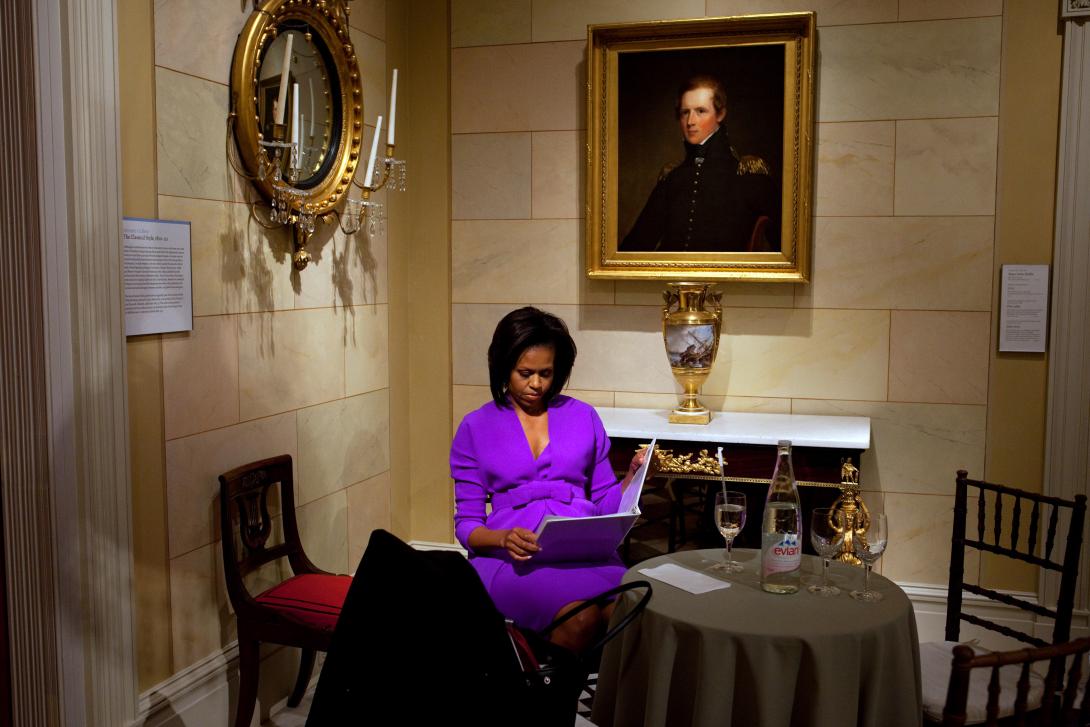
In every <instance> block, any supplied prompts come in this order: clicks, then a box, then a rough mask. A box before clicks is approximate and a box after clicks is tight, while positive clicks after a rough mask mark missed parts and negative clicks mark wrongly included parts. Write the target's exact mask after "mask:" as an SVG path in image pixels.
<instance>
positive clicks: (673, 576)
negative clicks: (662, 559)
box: [640, 563, 730, 594]
mask: <svg viewBox="0 0 1090 727" xmlns="http://www.w3.org/2000/svg"><path fill="white" fill-rule="evenodd" d="M640 573H643V574H644V575H645V576H651V577H652V578H654V579H655V580H659V581H662V582H663V583H669V584H670V585H671V586H675V587H677V588H680V589H681V590H683V591H688V592H689V593H696V594H700V593H707V592H709V591H717V590H719V589H720V588H730V584H729V583H727V582H726V581H721V580H719V579H718V578H712V577H711V576H708V575H704V574H703V573H697V572H696V571H695V570H690V569H688V568H684V567H682V566H680V565H677V564H676V563H663V564H662V565H659V566H655V567H654V568H641V569H640Z"/></svg>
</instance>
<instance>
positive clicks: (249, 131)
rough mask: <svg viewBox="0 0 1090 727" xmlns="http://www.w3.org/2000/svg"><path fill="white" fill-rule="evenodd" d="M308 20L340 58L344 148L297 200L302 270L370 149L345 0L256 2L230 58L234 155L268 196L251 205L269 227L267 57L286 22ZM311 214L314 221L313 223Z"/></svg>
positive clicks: (297, 262)
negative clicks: (263, 123) (262, 118)
mask: <svg viewBox="0 0 1090 727" xmlns="http://www.w3.org/2000/svg"><path fill="white" fill-rule="evenodd" d="M293 20H297V21H302V22H304V23H306V24H307V26H308V29H309V31H310V32H312V33H313V34H314V35H316V36H317V37H318V38H320V40H321V42H322V43H323V44H324V45H325V47H326V49H327V50H328V51H329V55H330V56H331V57H332V59H333V64H334V68H333V69H330V70H331V71H333V72H335V73H336V84H335V86H334V88H333V89H332V90H333V91H334V92H336V93H337V94H338V96H339V105H340V118H339V119H335V120H334V122H335V123H336V125H337V127H338V129H339V135H338V137H337V148H336V149H334V150H331V152H330V153H331V154H332V157H333V160H332V164H330V166H329V167H328V169H327V171H326V173H325V176H324V177H323V178H321V179H320V180H318V182H317V183H316V184H313V185H312V186H309V187H308V188H306V189H303V190H298V191H299V192H301V194H299V195H298V196H297V197H296V198H295V199H293V201H292V203H291V205H292V206H291V224H292V227H293V228H294V234H293V236H292V240H293V243H294V248H295V249H294V254H293V255H292V263H293V265H294V267H295V269H296V270H302V269H303V268H305V267H306V266H307V264H308V263H309V262H310V254H309V253H308V252H307V250H306V245H307V242H308V241H309V239H310V236H311V235H312V234H313V232H314V224H313V223H314V221H315V220H317V221H321V222H324V223H328V222H330V221H331V220H334V219H336V217H337V214H338V213H337V209H336V208H337V206H338V205H339V204H340V203H341V202H342V201H343V200H344V198H345V197H347V195H348V192H349V190H350V189H351V188H352V181H353V179H354V177H355V174H356V167H357V166H358V164H359V160H360V150H361V148H362V146H363V119H364V116H363V87H362V84H361V80H360V79H361V76H360V68H359V62H358V61H357V59H356V53H355V49H354V47H353V44H352V39H351V35H350V30H349V25H348V5H347V1H346V0H255V1H254V11H253V12H252V13H251V14H250V17H249V19H248V20H247V21H246V24H245V26H243V28H242V30H241V31H240V32H239V35H238V40H237V41H236V43H235V50H234V54H233V56H232V60H231V75H230V92H231V96H230V98H231V105H230V108H229V110H228V115H227V144H228V149H227V158H228V160H229V161H230V162H231V164H232V166H233V167H234V168H235V171H236V172H237V173H238V174H239V175H240V176H242V177H244V178H245V179H246V180H247V181H249V182H250V183H251V184H252V185H253V188H254V189H255V190H256V191H257V192H258V194H259V195H260V197H261V199H259V200H253V201H251V202H250V204H249V206H250V211H251V215H253V216H254V217H255V219H257V221H258V222H259V223H261V224H262V226H264V227H266V228H272V227H277V226H278V225H269V224H266V223H264V222H263V221H262V220H261V219H260V218H259V217H257V214H256V207H257V206H259V205H260V204H261V203H262V202H265V203H271V202H272V201H273V199H274V197H275V194H276V189H275V186H274V182H273V181H272V180H271V179H268V178H266V177H263V176H261V175H259V174H258V168H259V165H260V163H261V162H260V157H261V146H260V142H261V141H262V140H263V134H262V132H261V130H260V128H259V118H258V113H257V82H258V73H259V70H260V65H261V59H262V56H263V54H264V52H265V50H266V48H267V47H268V46H269V45H270V44H271V43H272V41H273V40H275V39H276V37H277V35H278V33H279V29H280V27H281V26H282V24H283V23H285V22H288V21H293ZM232 137H233V139H234V142H235V148H236V151H237V156H238V159H239V161H240V162H241V165H242V168H241V169H239V168H238V167H237V166H235V164H234V160H233V159H232V155H231V150H230V144H231V141H232ZM307 218H309V220H310V224H309V225H308V224H307Z"/></svg>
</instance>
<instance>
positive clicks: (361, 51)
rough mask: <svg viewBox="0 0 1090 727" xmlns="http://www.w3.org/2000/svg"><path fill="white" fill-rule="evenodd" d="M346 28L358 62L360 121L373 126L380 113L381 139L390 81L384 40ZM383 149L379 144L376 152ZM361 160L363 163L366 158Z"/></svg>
mask: <svg viewBox="0 0 1090 727" xmlns="http://www.w3.org/2000/svg"><path fill="white" fill-rule="evenodd" d="M349 31H350V36H351V39H352V45H353V46H354V47H355V51H356V60H357V61H358V62H359V64H360V85H361V86H362V87H363V121H364V123H365V124H370V125H371V126H374V125H375V122H376V121H377V120H378V117H379V116H382V140H383V141H385V139H386V130H387V129H388V128H389V127H390V119H389V117H388V115H387V113H386V103H387V98H388V96H387V94H388V93H389V91H388V88H389V85H388V84H389V82H390V79H389V77H388V75H387V72H386V43H385V42H384V41H381V40H379V39H378V38H376V37H375V36H373V35H371V34H369V33H365V32H363V31H362V30H357V29H355V28H349ZM402 120H403V121H404V119H402ZM384 148H385V147H384V146H382V145H381V144H380V145H379V150H380V151H381V150H382V149H384ZM367 150H368V151H370V147H367ZM361 156H362V155H361ZM364 162H365V163H366V159H365V160H364Z"/></svg>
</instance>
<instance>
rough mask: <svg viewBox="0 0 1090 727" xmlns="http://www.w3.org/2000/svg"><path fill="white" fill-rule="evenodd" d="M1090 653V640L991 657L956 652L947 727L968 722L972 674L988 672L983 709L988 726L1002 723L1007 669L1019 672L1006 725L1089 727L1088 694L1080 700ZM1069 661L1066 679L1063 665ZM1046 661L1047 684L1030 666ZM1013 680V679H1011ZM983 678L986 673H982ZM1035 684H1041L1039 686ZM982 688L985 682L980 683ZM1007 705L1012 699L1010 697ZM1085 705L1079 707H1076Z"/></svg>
mask: <svg viewBox="0 0 1090 727" xmlns="http://www.w3.org/2000/svg"><path fill="white" fill-rule="evenodd" d="M1087 653H1090V638H1083V639H1076V640H1075V641H1068V642H1067V643H1065V644H1060V645H1058V646H1044V647H1041V648H1038V649H1019V650H1018V651H1004V652H997V653H991V654H981V655H979V656H977V655H975V654H974V653H973V650H972V649H971V648H969V647H968V646H955V647H954V662H953V668H952V670H951V673H950V686H949V689H948V690H947V693H946V706H945V707H944V708H943V715H942V717H943V719H942V724H943V727H962V726H963V725H965V724H966V720H967V719H968V712H969V710H968V702H969V689H970V682H971V679H970V678H971V677H972V675H973V670H974V669H976V670H979V671H980V672H985V671H987V673H988V677H987V683H988V687H987V693H988V699H987V702H986V704H985V705H984V724H986V725H987V726H988V727H997V726H998V725H1000V724H1001V722H1000V718H999V714H1000V704H1001V696H1002V685H1003V682H1004V681H1014V680H1013V679H1005V678H1004V675H1003V673H1002V672H1003V671H1004V669H1003V667H1009V668H1010V669H1011V670H1013V671H1015V672H1017V675H1018V676H1017V680H1016V681H1015V682H1014V685H1013V686H1014V689H1015V695H1014V700H1013V702H1014V707H1013V713H1012V714H1011V716H1010V717H1008V718H1007V720H1006V721H1007V722H1008V723H1010V722H1013V723H1014V724H1018V725H1024V724H1033V725H1049V726H1050V727H1051V726H1053V725H1055V726H1057V727H1083V726H1084V725H1086V724H1090V697H1088V695H1087V694H1086V692H1085V691H1084V692H1083V694H1082V698H1081V700H1077V696H1078V693H1079V683H1080V680H1081V679H1082V676H1083V667H1084V666H1085V665H1086V655H1087ZM1068 659H1070V666H1069V667H1068V668H1067V669H1066V671H1067V679H1066V682H1065V680H1064V671H1065V661H1067V660H1068ZM1043 662H1048V663H1049V667H1048V676H1046V677H1045V680H1044V682H1043V683H1040V682H1038V680H1035V679H1033V678H1032V677H1033V675H1032V672H1031V671H1030V667H1031V666H1032V665H1033V664H1035V663H1043ZM1011 676H1013V675H1011ZM981 677H983V674H981ZM1035 682H1037V683H1035ZM980 683H981V684H983V683H984V680H983V678H982V679H981V680H980ZM1034 689H1037V690H1038V693H1039V694H1040V695H1048V697H1047V698H1042V697H1041V696H1038V697H1037V698H1036V699H1035V700H1033V701H1039V704H1040V709H1039V710H1038V712H1037V713H1036V714H1035V715H1032V716H1031V715H1030V714H1029V709H1030V703H1031V692H1032V690H1034ZM1007 701H1008V702H1009V701H1010V699H1009V697H1008V699H1007ZM1076 701H1080V702H1081V707H1080V706H1079V705H1078V704H1076Z"/></svg>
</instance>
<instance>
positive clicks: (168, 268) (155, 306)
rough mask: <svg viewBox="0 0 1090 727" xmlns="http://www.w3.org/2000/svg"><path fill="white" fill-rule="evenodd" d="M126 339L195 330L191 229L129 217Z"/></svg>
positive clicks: (126, 220) (125, 237)
mask: <svg viewBox="0 0 1090 727" xmlns="http://www.w3.org/2000/svg"><path fill="white" fill-rule="evenodd" d="M121 237H122V242H123V243H124V244H123V245H122V259H123V267H124V283H125V335H126V336H141V335H145V334H148V333H170V332H173V331H191V330H193V272H192V265H191V261H190V242H189V223H188V222H175V221H172V220H142V219H138V218H135V217H126V218H124V220H123V222H122V228H121Z"/></svg>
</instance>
